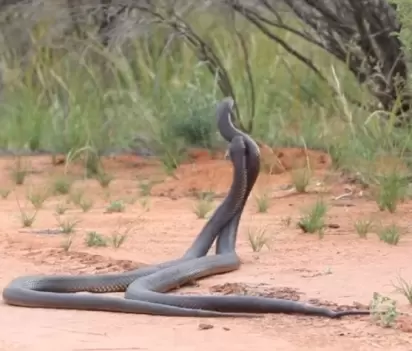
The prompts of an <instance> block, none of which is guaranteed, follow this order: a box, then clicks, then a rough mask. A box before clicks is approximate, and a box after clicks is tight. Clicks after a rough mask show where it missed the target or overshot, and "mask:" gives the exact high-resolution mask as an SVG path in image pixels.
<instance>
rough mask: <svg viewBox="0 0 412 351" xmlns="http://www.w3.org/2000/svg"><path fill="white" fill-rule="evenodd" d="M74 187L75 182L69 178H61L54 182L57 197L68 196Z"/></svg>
mask: <svg viewBox="0 0 412 351" xmlns="http://www.w3.org/2000/svg"><path fill="white" fill-rule="evenodd" d="M72 185H73V181H72V180H71V179H70V178H68V177H59V178H57V179H55V180H54V182H53V192H54V193H55V194H56V195H67V194H68V193H69V192H70V189H71V187H72Z"/></svg>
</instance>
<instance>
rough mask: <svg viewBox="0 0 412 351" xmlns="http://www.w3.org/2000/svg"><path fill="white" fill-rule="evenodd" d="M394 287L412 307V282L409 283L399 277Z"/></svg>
mask: <svg viewBox="0 0 412 351" xmlns="http://www.w3.org/2000/svg"><path fill="white" fill-rule="evenodd" d="M393 285H394V287H395V289H396V291H397V292H398V293H400V294H402V295H403V296H405V297H406V299H407V300H408V302H409V304H410V305H412V282H407V281H406V280H405V279H403V278H402V277H398V278H397V282H396V283H394V284H393Z"/></svg>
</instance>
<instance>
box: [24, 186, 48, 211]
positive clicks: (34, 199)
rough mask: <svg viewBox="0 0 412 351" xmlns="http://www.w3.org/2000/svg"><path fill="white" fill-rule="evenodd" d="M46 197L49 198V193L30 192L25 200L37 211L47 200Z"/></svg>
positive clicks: (43, 191) (45, 191) (44, 191)
mask: <svg viewBox="0 0 412 351" xmlns="http://www.w3.org/2000/svg"><path fill="white" fill-rule="evenodd" d="M48 197H49V193H48V191H47V190H42V191H39V192H32V191H30V192H29V193H28V194H27V199H28V200H29V201H30V202H31V204H32V205H33V207H34V208H35V209H37V210H39V209H41V208H42V207H43V204H44V202H45V201H46V200H47V198H48Z"/></svg>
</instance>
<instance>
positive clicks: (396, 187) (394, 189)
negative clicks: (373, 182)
mask: <svg viewBox="0 0 412 351" xmlns="http://www.w3.org/2000/svg"><path fill="white" fill-rule="evenodd" d="M407 190H408V180H407V178H406V177H404V176H402V175H401V174H399V173H397V172H392V173H390V174H388V175H385V176H380V177H378V189H377V192H376V202H377V204H378V206H379V209H380V210H381V211H385V210H388V211H389V212H391V213H394V212H395V211H396V209H397V207H398V204H399V203H400V202H401V201H403V200H404V199H405V196H406V194H407Z"/></svg>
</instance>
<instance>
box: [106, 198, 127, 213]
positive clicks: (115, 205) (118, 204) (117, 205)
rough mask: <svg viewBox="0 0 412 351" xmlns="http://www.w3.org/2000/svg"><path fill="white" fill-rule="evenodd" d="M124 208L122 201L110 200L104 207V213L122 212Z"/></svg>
mask: <svg viewBox="0 0 412 351" xmlns="http://www.w3.org/2000/svg"><path fill="white" fill-rule="evenodd" d="M125 208H126V205H125V203H124V201H122V200H116V201H112V202H111V203H110V204H109V205H108V206H107V208H106V213H114V212H123V211H124V210H125Z"/></svg>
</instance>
